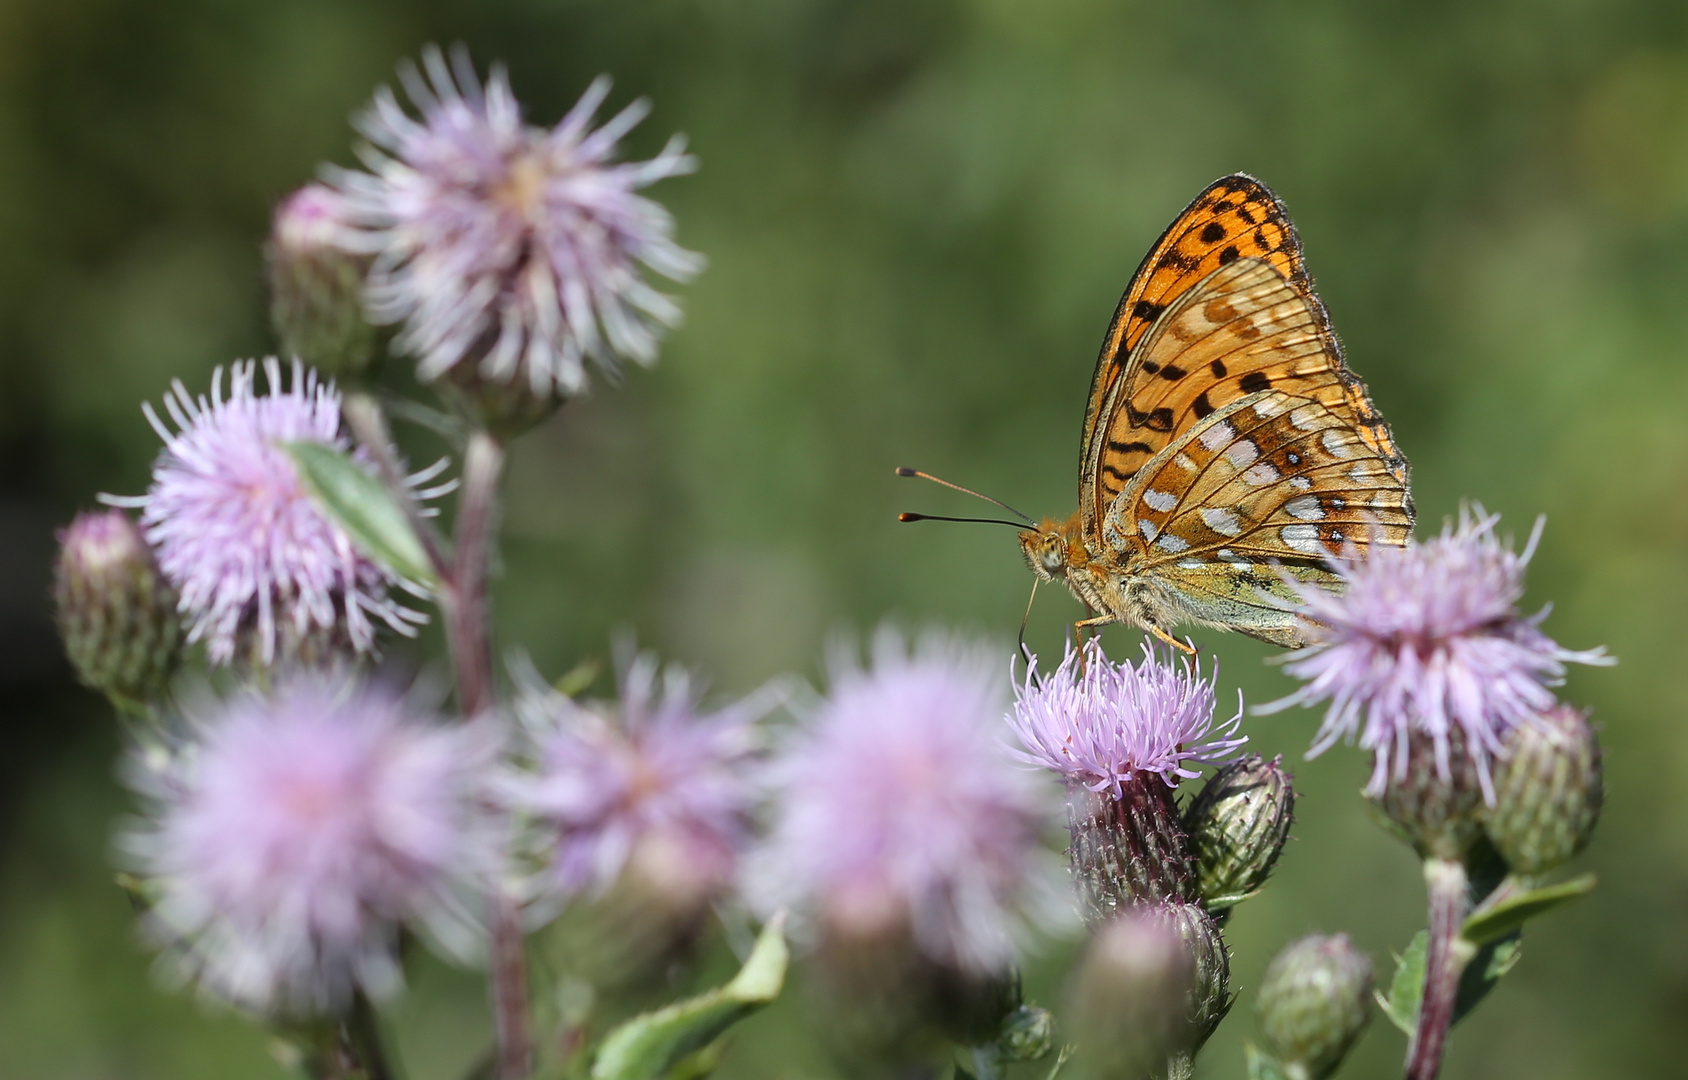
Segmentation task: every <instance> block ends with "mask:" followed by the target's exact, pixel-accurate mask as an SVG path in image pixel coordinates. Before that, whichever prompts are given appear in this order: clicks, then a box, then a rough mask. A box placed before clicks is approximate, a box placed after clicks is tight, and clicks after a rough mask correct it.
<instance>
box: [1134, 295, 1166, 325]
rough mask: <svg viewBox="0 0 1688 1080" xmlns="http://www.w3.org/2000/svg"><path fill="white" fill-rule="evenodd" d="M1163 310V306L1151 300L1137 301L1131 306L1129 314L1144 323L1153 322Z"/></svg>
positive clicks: (1164, 308)
mask: <svg viewBox="0 0 1688 1080" xmlns="http://www.w3.org/2000/svg"><path fill="white" fill-rule="evenodd" d="M1165 310H1166V305H1165V304H1157V303H1155V302H1154V301H1153V300H1139V301H1137V303H1135V304H1133V305H1132V306H1131V314H1132V315H1133V316H1135V317H1136V318H1139V319H1142V320H1143V321H1144V322H1154V321H1155V320H1156V319H1158V318H1160V313H1161V312H1163V311H1165Z"/></svg>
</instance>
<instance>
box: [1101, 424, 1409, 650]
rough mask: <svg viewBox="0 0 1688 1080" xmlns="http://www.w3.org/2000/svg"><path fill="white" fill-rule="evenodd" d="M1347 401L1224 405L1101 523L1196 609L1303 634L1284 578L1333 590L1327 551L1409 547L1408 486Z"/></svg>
mask: <svg viewBox="0 0 1688 1080" xmlns="http://www.w3.org/2000/svg"><path fill="white" fill-rule="evenodd" d="M1347 411H1348V410H1347V408H1346V403H1345V401H1344V402H1343V403H1341V404H1339V405H1338V406H1337V407H1336V408H1333V407H1331V406H1329V405H1327V404H1325V403H1324V402H1321V401H1319V400H1317V399H1315V398H1311V397H1302V396H1299V395H1294V394H1289V393H1286V392H1283V391H1276V390H1268V391H1262V392H1258V393H1254V394H1249V395H1247V396H1245V397H1242V398H1239V399H1237V400H1236V401H1233V402H1231V403H1230V404H1228V405H1226V406H1225V407H1224V408H1222V409H1219V410H1216V411H1215V412H1214V413H1212V414H1210V415H1209V416H1207V417H1206V418H1204V419H1203V420H1202V421H1201V422H1199V423H1198V424H1196V425H1195V426H1194V427H1192V428H1191V429H1190V430H1189V431H1188V432H1186V433H1185V434H1184V435H1183V436H1181V437H1180V438H1179V439H1178V440H1176V441H1175V442H1173V443H1172V444H1171V445H1169V446H1168V447H1167V448H1166V450H1165V451H1163V452H1162V454H1161V455H1160V456H1158V457H1157V458H1155V459H1154V460H1153V461H1151V462H1150V463H1149V465H1148V466H1147V467H1145V468H1144V469H1143V470H1142V471H1141V473H1139V475H1138V476H1137V477H1136V478H1134V480H1133V482H1132V483H1131V484H1130V485H1129V486H1128V487H1127V488H1126V489H1125V490H1124V491H1122V492H1121V493H1120V495H1119V496H1118V497H1117V498H1116V499H1115V500H1114V503H1113V505H1112V506H1111V507H1110V508H1109V512H1108V514H1107V516H1106V519H1105V521H1104V524H1103V534H1104V537H1105V539H1106V540H1107V542H1108V543H1109V544H1110V545H1111V546H1112V547H1113V548H1114V549H1115V550H1116V551H1120V552H1124V551H1126V550H1136V551H1140V552H1142V553H1143V554H1142V555H1141V557H1140V559H1139V560H1137V561H1136V563H1135V565H1134V566H1133V570H1134V572H1135V573H1138V574H1141V575H1144V576H1147V577H1150V578H1152V579H1154V580H1156V581H1157V582H1159V583H1160V584H1161V585H1163V586H1166V587H1170V588H1171V589H1172V590H1173V591H1174V592H1175V593H1176V594H1177V595H1178V596H1179V598H1180V601H1181V605H1180V606H1182V607H1183V608H1184V609H1185V613H1186V614H1187V615H1188V617H1190V618H1192V619H1194V620H1196V621H1200V622H1206V623H1211V624H1215V625H1222V626H1227V627H1230V628H1232V629H1237V630H1242V631H1243V632H1245V633H1250V634H1253V635H1254V636H1256V637H1262V638H1264V639H1266V640H1268V641H1274V642H1277V643H1279V644H1295V643H1297V642H1299V641H1300V640H1301V635H1300V630H1299V629H1298V627H1297V623H1296V620H1295V618H1294V617H1293V616H1292V615H1290V613H1289V612H1288V611H1287V610H1286V602H1293V600H1294V593H1293V590H1292V589H1291V588H1290V587H1289V585H1288V584H1287V583H1286V582H1285V581H1284V576H1283V575H1284V574H1288V575H1290V576H1292V577H1294V578H1297V579H1299V580H1301V581H1305V582H1309V583H1317V584H1321V585H1326V586H1329V585H1332V584H1334V583H1335V580H1336V579H1335V575H1334V574H1333V573H1332V572H1331V570H1330V569H1329V567H1328V563H1327V560H1328V559H1331V558H1335V557H1340V556H1345V555H1346V556H1358V555H1363V554H1364V553H1365V551H1366V550H1368V549H1369V548H1370V546H1371V545H1372V544H1385V545H1390V546H1397V545H1400V544H1403V543H1405V542H1406V538H1407V534H1408V533H1409V531H1410V530H1411V528H1412V513H1411V509H1410V505H1409V500H1408V498H1407V493H1406V489H1405V486H1404V485H1403V484H1402V483H1401V481H1400V480H1398V479H1397V478H1396V477H1395V476H1394V475H1393V473H1392V472H1391V471H1390V468H1389V464H1388V462H1387V460H1386V459H1385V458H1384V457H1382V456H1381V455H1379V454H1378V453H1377V452H1376V451H1375V450H1374V449H1373V448H1372V447H1371V446H1370V445H1369V444H1368V443H1367V442H1366V441H1365V440H1364V439H1363V438H1361V437H1360V436H1359V434H1358V433H1357V431H1356V430H1355V429H1354V426H1353V425H1352V423H1351V422H1350V419H1349V417H1348V416H1347V415H1345V414H1346V413H1347Z"/></svg>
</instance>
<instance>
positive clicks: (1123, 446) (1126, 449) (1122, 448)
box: [1108, 439, 1155, 454]
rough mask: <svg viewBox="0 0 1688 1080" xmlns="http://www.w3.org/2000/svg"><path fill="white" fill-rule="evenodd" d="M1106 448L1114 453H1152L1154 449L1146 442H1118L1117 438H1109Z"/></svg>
mask: <svg viewBox="0 0 1688 1080" xmlns="http://www.w3.org/2000/svg"><path fill="white" fill-rule="evenodd" d="M1108 449H1109V450H1112V451H1113V452H1114V453H1116V454H1130V453H1139V454H1152V453H1154V450H1155V448H1154V447H1152V446H1150V445H1149V444H1148V443H1146V442H1120V441H1119V440H1118V439H1109V440H1108Z"/></svg>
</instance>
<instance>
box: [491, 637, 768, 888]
mask: <svg viewBox="0 0 1688 1080" xmlns="http://www.w3.org/2000/svg"><path fill="white" fill-rule="evenodd" d="M534 682H535V683H536V684H537V680H534ZM776 700H777V698H776V695H775V694H774V692H773V691H771V690H769V691H764V692H762V693H758V694H754V695H752V696H751V697H749V698H746V699H744V700H743V701H740V702H738V703H736V704H733V705H729V706H727V707H725V708H723V709H720V710H718V711H716V712H712V713H706V712H703V711H702V710H700V709H699V708H698V700H697V692H696V689H695V687H694V686H693V685H692V682H691V680H690V678H689V677H688V676H687V675H686V674H685V672H683V671H681V670H679V669H674V668H671V669H669V670H668V671H666V672H663V673H662V674H661V676H660V677H659V674H658V670H657V663H656V660H655V658H654V657H651V656H648V655H647V656H640V657H638V658H636V659H634V660H633V661H632V662H631V663H629V664H628V665H627V668H626V671H625V673H624V674H623V676H622V679H621V700H620V701H619V702H617V703H613V704H597V703H594V704H589V705H583V704H580V703H577V702H575V701H574V700H573V699H571V698H569V697H567V696H565V695H563V694H559V693H557V692H555V691H553V690H551V689H550V688H549V687H545V686H543V685H534V686H533V687H532V688H530V689H529V690H528V692H526V693H525V694H524V695H523V697H522V700H521V702H520V705H519V709H520V712H521V716H522V720H523V723H524V726H525V728H526V729H527V732H528V735H529V738H530V740H531V742H532V746H533V756H534V771H533V772H532V773H527V774H523V775H522V776H520V777H518V778H517V779H515V780H514V781H513V782H512V784H511V791H510V794H511V801H512V803H513V804H514V806H515V807H516V808H517V809H518V810H519V811H521V812H523V813H525V814H527V815H529V816H531V817H533V818H535V819H537V820H538V821H539V822H541V823H542V824H543V826H544V827H545V832H546V841H547V843H546V847H547V851H546V856H547V861H548V863H549V868H550V880H549V882H548V885H549V887H550V889H551V890H553V891H555V892H557V893H559V894H561V895H563V896H565V897H566V896H571V895H574V894H576V893H580V892H584V891H590V892H595V893H598V894H602V893H604V892H605V891H607V890H608V889H609V888H610V887H611V886H612V885H614V884H615V883H616V881H617V879H618V878H619V877H621V875H622V873H623V871H624V870H627V869H629V868H630V867H631V868H634V869H637V870H639V871H640V872H642V873H644V874H645V875H646V876H648V877H651V878H653V879H654V880H653V881H652V882H651V883H652V884H654V885H657V886H660V887H661V888H662V890H663V891H664V892H665V893H669V894H673V895H683V896H686V897H693V898H696V899H700V900H707V899H708V898H709V897H711V896H713V895H715V894H716V893H718V892H719V891H720V890H721V889H722V888H724V887H725V886H726V885H727V884H728V883H729V882H730V881H731V880H732V878H733V876H734V874H735V873H736V870H737V860H738V856H739V853H740V852H741V850H742V849H743V848H744V846H745V844H746V843H747V841H748V840H749V838H750V813H751V805H752V802H753V800H754V796H755V792H754V790H753V787H752V785H751V783H750V780H749V778H748V776H747V775H746V771H747V767H748V766H749V764H750V761H751V757H752V755H753V754H754V753H755V752H756V750H757V749H758V748H759V746H760V739H759V736H758V733H757V730H756V722H757V721H758V720H760V719H761V718H762V717H763V716H764V715H766V714H767V713H768V712H769V711H770V710H771V709H772V708H773V707H774V705H775V704H776Z"/></svg>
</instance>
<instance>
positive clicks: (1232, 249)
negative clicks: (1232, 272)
mask: <svg viewBox="0 0 1688 1080" xmlns="http://www.w3.org/2000/svg"><path fill="white" fill-rule="evenodd" d="M1242 254H1243V253H1242V252H1240V251H1238V250H1237V245H1235V244H1232V245H1230V246H1229V247H1227V248H1226V249H1225V250H1224V251H1221V252H1220V253H1219V265H1220V266H1224V265H1225V264H1227V263H1234V262H1236V261H1237V260H1238V259H1240V258H1242Z"/></svg>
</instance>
